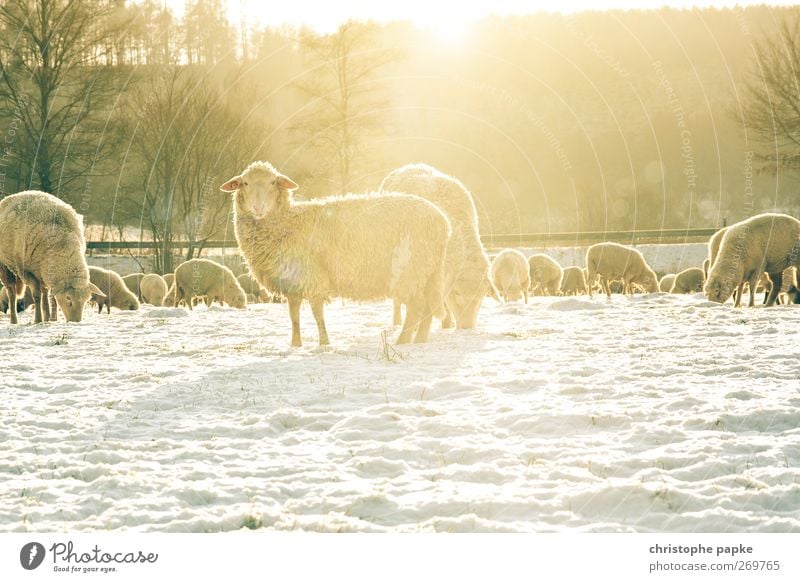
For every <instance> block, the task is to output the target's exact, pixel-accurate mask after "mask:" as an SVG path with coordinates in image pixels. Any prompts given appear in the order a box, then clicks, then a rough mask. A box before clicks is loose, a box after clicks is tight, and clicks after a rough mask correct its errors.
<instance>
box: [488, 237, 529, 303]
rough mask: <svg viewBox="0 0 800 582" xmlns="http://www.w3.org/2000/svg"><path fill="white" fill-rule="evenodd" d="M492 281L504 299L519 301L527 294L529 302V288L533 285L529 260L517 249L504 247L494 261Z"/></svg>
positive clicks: (526, 300)
mask: <svg viewBox="0 0 800 582" xmlns="http://www.w3.org/2000/svg"><path fill="white" fill-rule="evenodd" d="M492 281H493V283H494V286H495V287H496V288H497V290H498V291H499V292H500V295H501V296H502V297H503V300H504V301H505V302H506V303H507V302H509V301H519V298H520V296H523V295H524V296H525V303H527V302H528V289H529V288H530V286H531V276H530V269H529V267H528V260H527V259H526V258H525V255H523V254H522V253H521V252H519V251H518V250H516V249H503V250H502V251H500V252H499V253H497V256H496V257H495V258H494V260H493V261H492Z"/></svg>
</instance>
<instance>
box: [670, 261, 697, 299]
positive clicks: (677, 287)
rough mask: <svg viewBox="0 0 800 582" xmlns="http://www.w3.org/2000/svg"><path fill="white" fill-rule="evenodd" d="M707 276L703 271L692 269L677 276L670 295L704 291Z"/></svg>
mask: <svg viewBox="0 0 800 582" xmlns="http://www.w3.org/2000/svg"><path fill="white" fill-rule="evenodd" d="M703 283H705V276H704V275H703V269H700V268H698V267H690V268H688V269H684V270H683V271H681V272H680V273H678V274H677V275H675V281H674V282H673V284H672V287H671V288H670V290H669V292H670V293H683V294H686V293H699V292H701V291H702V290H703Z"/></svg>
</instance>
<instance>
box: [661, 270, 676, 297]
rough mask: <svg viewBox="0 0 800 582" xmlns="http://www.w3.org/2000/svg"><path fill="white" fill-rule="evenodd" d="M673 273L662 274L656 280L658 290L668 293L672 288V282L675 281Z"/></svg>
mask: <svg viewBox="0 0 800 582" xmlns="http://www.w3.org/2000/svg"><path fill="white" fill-rule="evenodd" d="M675 276H676V275H675V273H670V274H668V275H664V276H663V277H661V279H660V280H659V281H658V290H659V291H662V292H663V293H669V292H670V291H671V290H672V284H673V283H674V282H675Z"/></svg>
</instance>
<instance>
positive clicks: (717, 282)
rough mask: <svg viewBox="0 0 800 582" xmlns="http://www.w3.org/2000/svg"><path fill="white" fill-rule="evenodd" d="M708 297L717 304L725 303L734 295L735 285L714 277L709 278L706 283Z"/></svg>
mask: <svg viewBox="0 0 800 582" xmlns="http://www.w3.org/2000/svg"><path fill="white" fill-rule="evenodd" d="M705 292H706V297H708V300H709V301H714V302H715V303H725V302H726V301H727V300H728V298H729V297H730V296H731V295H733V285H732V284H731V282H730V281H727V280H726V281H723V280H721V279H720V278H719V277H716V276H714V275H711V276H709V278H708V282H707V283H706V288H705Z"/></svg>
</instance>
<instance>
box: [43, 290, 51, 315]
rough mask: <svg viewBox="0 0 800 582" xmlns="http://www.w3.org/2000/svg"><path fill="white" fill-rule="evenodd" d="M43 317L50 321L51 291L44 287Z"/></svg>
mask: <svg viewBox="0 0 800 582" xmlns="http://www.w3.org/2000/svg"><path fill="white" fill-rule="evenodd" d="M42 315H43V316H44V320H45V321H50V290H49V289H48V288H47V287H45V286H44V285H42Z"/></svg>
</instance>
